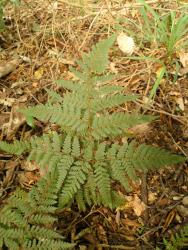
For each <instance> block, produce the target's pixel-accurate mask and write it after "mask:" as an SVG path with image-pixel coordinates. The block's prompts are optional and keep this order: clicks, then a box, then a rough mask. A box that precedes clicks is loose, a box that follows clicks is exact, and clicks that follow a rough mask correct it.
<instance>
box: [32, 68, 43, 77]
mask: <svg viewBox="0 0 188 250" xmlns="http://www.w3.org/2000/svg"><path fill="white" fill-rule="evenodd" d="M43 74H44V68H43V67H40V68H39V69H37V70H36V71H35V73H34V77H35V79H36V80H40V79H41V78H42V76H43Z"/></svg>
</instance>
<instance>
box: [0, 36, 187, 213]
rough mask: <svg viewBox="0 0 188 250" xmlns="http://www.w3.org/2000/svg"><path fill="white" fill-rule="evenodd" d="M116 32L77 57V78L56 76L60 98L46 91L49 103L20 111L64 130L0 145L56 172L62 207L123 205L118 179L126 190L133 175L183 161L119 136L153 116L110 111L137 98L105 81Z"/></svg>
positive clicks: (75, 73)
mask: <svg viewBox="0 0 188 250" xmlns="http://www.w3.org/2000/svg"><path fill="white" fill-rule="evenodd" d="M115 38H116V36H115V35H113V36H111V37H109V38H108V39H106V40H102V41H100V42H99V43H98V44H97V45H96V46H95V47H94V48H93V49H92V51H91V52H90V53H88V54H83V56H82V59H81V60H78V61H77V63H78V66H79V70H76V69H74V68H71V69H70V70H71V71H72V72H73V74H74V75H75V76H76V77H77V78H78V80H77V81H70V80H69V81H68V80H58V81H57V84H58V85H59V86H60V87H61V88H63V89H64V90H65V93H64V95H63V96H61V95H59V94H58V93H56V92H54V91H52V90H48V95H49V101H48V103H47V104H41V105H37V106H34V107H30V108H27V109H24V110H21V112H22V113H23V114H25V115H26V117H34V118H36V119H39V120H42V121H49V122H51V123H55V124H58V125H59V126H60V128H61V131H62V133H60V134H58V133H56V132H51V133H49V134H45V135H43V136H42V137H36V138H32V139H31V141H28V142H25V141H24V142H18V141H15V142H14V143H13V144H12V145H10V144H7V143H5V142H1V143H0V148H1V149H3V150H6V151H8V152H10V153H14V154H21V153H23V152H25V151H26V152H29V157H28V160H34V161H36V162H37V163H38V164H39V166H40V167H41V168H45V169H47V172H51V171H53V169H54V168H56V169H57V171H58V176H59V185H60V186H61V191H60V194H59V203H58V205H59V206H60V207H64V206H66V205H67V204H69V203H70V202H71V201H73V200H76V201H77V204H78V206H79V208H80V209H82V210H85V209H86V205H87V204H88V205H92V204H97V205H100V204H103V205H105V206H108V207H110V208H114V207H116V206H118V205H119V204H120V203H121V198H120V197H119V195H118V193H117V192H116V191H115V190H114V189H113V188H112V184H113V183H114V182H119V183H120V184H121V185H122V186H123V187H124V188H125V189H126V190H130V183H131V180H136V179H137V178H138V177H137V173H138V172H140V171H146V170H147V169H154V168H159V167H162V166H165V165H169V164H175V163H178V162H181V161H183V160H184V158H183V157H181V156H177V155H173V154H171V153H169V152H167V151H165V150H163V149H159V148H156V147H152V146H147V145H144V144H143V145H137V144H136V143H135V142H134V141H133V142H131V143H126V142H123V140H121V138H122V137H125V135H126V136H128V133H127V130H128V129H129V128H131V127H133V126H135V125H137V124H141V123H145V122H149V121H152V120H153V119H155V118H154V117H151V116H146V115H141V114H136V113H133V114H130V113H124V112H117V111H114V110H115V108H116V107H118V106H119V105H123V104H124V103H125V102H128V101H133V100H135V99H137V96H135V95H128V96H127V95H125V94H124V93H123V91H124V88H123V87H121V86H116V85H110V84H107V82H109V81H110V80H113V78H114V76H113V75H111V74H107V73H106V68H107V66H108V52H109V49H110V47H111V46H112V45H113V43H114V41H115Z"/></svg>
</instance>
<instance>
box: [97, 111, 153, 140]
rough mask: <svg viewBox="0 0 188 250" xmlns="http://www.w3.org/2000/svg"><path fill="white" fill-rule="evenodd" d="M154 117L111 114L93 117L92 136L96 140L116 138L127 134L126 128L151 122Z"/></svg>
mask: <svg viewBox="0 0 188 250" xmlns="http://www.w3.org/2000/svg"><path fill="white" fill-rule="evenodd" d="M154 119H155V117H152V116H147V115H138V114H135V115H134V114H124V113H113V114H107V115H101V116H99V117H94V119H93V126H92V128H93V133H92V134H93V136H94V138H96V139H102V138H105V137H116V136H119V135H121V134H123V133H126V132H127V129H128V128H131V127H133V126H136V125H138V124H142V123H146V122H151V121H152V120H154Z"/></svg>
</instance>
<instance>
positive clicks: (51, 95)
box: [46, 89, 63, 104]
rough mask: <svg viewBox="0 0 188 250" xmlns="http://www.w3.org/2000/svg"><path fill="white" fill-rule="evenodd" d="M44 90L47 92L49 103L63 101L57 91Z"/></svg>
mask: <svg viewBox="0 0 188 250" xmlns="http://www.w3.org/2000/svg"><path fill="white" fill-rule="evenodd" d="M46 92H47V93H48V99H49V104H54V103H61V102H62V101H63V97H62V96H61V95H60V94H58V93H57V92H55V91H53V90H50V89H46Z"/></svg>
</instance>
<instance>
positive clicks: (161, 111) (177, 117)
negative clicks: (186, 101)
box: [134, 101, 188, 126]
mask: <svg viewBox="0 0 188 250" xmlns="http://www.w3.org/2000/svg"><path fill="white" fill-rule="evenodd" d="M134 102H135V103H136V104H138V105H139V106H141V107H142V108H144V109H146V110H150V111H154V112H156V113H159V114H164V115H167V116H171V117H173V119H174V120H176V121H178V122H179V123H181V124H183V125H185V126H187V121H185V122H184V121H182V120H183V119H182V120H180V118H184V119H187V118H188V116H180V115H173V114H171V113H168V112H167V111H164V110H157V109H154V108H149V107H144V106H145V104H144V103H139V102H138V101H134Z"/></svg>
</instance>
